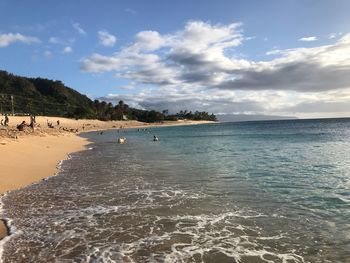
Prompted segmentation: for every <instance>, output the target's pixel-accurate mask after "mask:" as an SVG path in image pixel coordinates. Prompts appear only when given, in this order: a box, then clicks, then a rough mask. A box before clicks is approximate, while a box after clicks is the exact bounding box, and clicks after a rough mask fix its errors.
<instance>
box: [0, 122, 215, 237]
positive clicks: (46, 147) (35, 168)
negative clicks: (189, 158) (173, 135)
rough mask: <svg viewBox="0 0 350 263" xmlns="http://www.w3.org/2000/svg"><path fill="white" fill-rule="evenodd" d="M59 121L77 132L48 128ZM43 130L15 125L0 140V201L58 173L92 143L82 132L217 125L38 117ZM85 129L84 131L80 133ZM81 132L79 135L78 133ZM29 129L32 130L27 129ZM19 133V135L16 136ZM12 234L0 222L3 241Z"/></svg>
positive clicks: (4, 222) (0, 234)
mask: <svg viewBox="0 0 350 263" xmlns="http://www.w3.org/2000/svg"><path fill="white" fill-rule="evenodd" d="M25 118H28V117H10V119H12V121H14V122H17V123H18V122H20V121H21V120H22V119H25ZM48 119H50V120H57V119H59V120H60V122H61V123H62V126H63V125H65V126H66V127H68V128H69V129H74V130H75V132H66V131H64V132H63V131H62V130H61V129H60V128H58V127H57V128H55V129H49V128H42V127H45V125H46V122H47V120H48ZM37 122H38V123H39V125H40V126H41V127H40V128H38V129H36V130H35V131H34V132H33V131H31V130H28V131H26V132H16V130H14V129H13V127H14V126H13V125H12V126H10V127H9V128H10V129H12V134H14V135H12V134H11V136H2V137H0V155H1V156H2V164H1V170H2V173H1V175H0V182H1V184H0V199H1V197H2V196H3V195H4V194H5V193H6V192H9V191H12V190H16V189H20V188H23V187H26V186H28V185H31V184H33V183H36V182H39V181H41V180H43V179H45V178H48V177H50V176H54V175H55V174H57V172H59V167H58V164H59V163H60V162H61V161H63V160H66V159H67V158H68V156H69V154H70V153H74V152H78V151H82V150H85V149H86V146H87V145H88V144H89V143H90V142H89V141H88V139H86V138H83V137H81V136H79V133H80V132H90V131H99V130H110V129H120V128H123V129H130V128H146V127H166V126H183V125H196V124H208V123H215V122H210V121H178V122H164V123H151V124H150V123H142V122H137V121H115V122H102V121H97V120H71V119H66V118H55V117H45V116H41V117H38V121H37ZM83 125H84V129H81V128H82V127H83ZM79 128H80V130H79V131H78V132H76V130H77V129H79ZM28 129H29V128H28ZM14 132H16V133H14ZM9 234H11V233H10V231H9V228H8V226H7V224H6V220H3V219H1V218H0V240H1V239H3V238H5V237H6V236H8V235H9Z"/></svg>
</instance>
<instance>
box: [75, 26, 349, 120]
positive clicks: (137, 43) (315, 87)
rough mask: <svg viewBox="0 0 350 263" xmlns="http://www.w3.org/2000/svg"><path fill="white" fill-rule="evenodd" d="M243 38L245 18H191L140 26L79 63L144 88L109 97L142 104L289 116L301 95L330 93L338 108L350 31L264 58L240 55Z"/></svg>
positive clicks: (344, 85) (327, 100) (327, 95)
mask: <svg viewBox="0 0 350 263" xmlns="http://www.w3.org/2000/svg"><path fill="white" fill-rule="evenodd" d="M245 39H246V38H245V37H244V36H243V33H242V29H241V24H239V23H233V24H228V25H221V24H217V25H212V24H210V23H205V22H202V21H189V22H187V23H186V24H185V27H184V28H183V29H182V30H179V31H177V32H174V33H171V34H160V33H159V32H156V31H141V32H139V33H137V34H136V36H135V40H134V42H133V43H131V44H130V45H128V46H125V47H122V48H121V49H120V50H119V51H118V52H116V53H113V54H111V55H110V56H107V55H101V54H92V55H90V56H88V57H86V58H84V59H82V60H81V69H82V70H83V71H86V72H107V71H112V72H114V75H115V77H117V78H125V79H128V80H130V81H132V82H133V86H135V87H136V86H138V87H144V89H143V90H142V91H141V92H139V93H132V94H129V95H123V96H120V95H115V96H114V97H113V96H112V97H113V98H112V97H111V96H110V98H109V99H116V100H117V99H125V101H131V102H132V103H133V104H134V105H138V106H139V107H141V108H156V109H158V110H161V109H162V108H163V107H167V108H169V109H173V110H174V111H176V109H178V108H179V107H182V108H183V109H184V108H187V109H192V110H193V109H198V110H206V111H213V112H215V113H218V112H221V113H222V112H226V113H239V112H255V113H259V114H284V115H285V114H286V112H284V111H283V109H292V108H293V107H296V105H298V104H300V105H302V106H301V108H303V107H304V106H305V105H307V102H310V101H311V99H310V98H305V96H302V95H305V94H325V97H324V98H323V100H322V103H327V105H330V106H329V107H328V108H327V109H328V111H330V110H331V109H332V107H333V108H334V109H335V112H336V108H335V104H334V103H333V102H332V98H336V95H335V94H339V93H340V92H341V91H342V90H346V89H348V88H350V34H348V35H344V36H343V37H342V38H340V39H339V40H338V41H336V42H335V43H333V44H331V45H323V46H317V47H312V48H295V49H287V50H276V49H275V50H273V51H271V52H269V54H273V55H274V57H273V58H272V59H270V60H265V61H254V60H248V59H241V58H240V55H239V54H240V53H239V52H238V51H236V48H237V47H238V46H240V45H242V44H243V43H244V41H245ZM228 51H229V52H228ZM136 90H139V89H133V90H131V91H130V92H135V91H136ZM332 92H334V93H332ZM314 96H316V95H314ZM331 102H332V103H333V104H332V103H331ZM347 102H349V103H350V98H349V99H348V100H347ZM315 103H316V104H317V103H321V102H320V101H316V102H315ZM167 105H168V106H167ZM303 105H304V106H303ZM305 107H306V106H305ZM339 107H340V106H339ZM339 107H338V108H337V109H338V110H339V109H340V108H339ZM341 109H343V108H341ZM349 112H350V110H349Z"/></svg>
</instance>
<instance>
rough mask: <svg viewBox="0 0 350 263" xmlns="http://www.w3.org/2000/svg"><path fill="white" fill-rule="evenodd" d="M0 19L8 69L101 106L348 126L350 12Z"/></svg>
mask: <svg viewBox="0 0 350 263" xmlns="http://www.w3.org/2000/svg"><path fill="white" fill-rule="evenodd" d="M0 9H1V11H2V12H1V13H2V16H1V17H0V63H1V64H0V65H1V69H3V70H6V71H9V72H11V73H14V74H18V75H23V76H31V77H39V76H40V77H46V78H50V79H59V80H62V81H63V82H64V83H65V84H66V85H67V86H70V87H72V88H74V89H76V90H78V91H79V92H82V93H84V94H87V95H88V96H89V97H91V98H104V99H106V100H109V101H118V100H119V99H123V100H125V101H126V102H127V103H129V104H131V105H133V106H136V107H140V108H147V109H150V108H154V109H158V110H161V109H164V108H165V107H166V108H169V109H170V110H171V111H176V110H178V109H180V108H183V107H188V109H190V110H196V109H198V110H208V111H212V112H214V113H217V114H220V113H235V114H238V113H244V114H282V115H293V116H298V117H323V116H324V117H336V116H350V114H349V113H350V109H349V105H350V91H349V87H350V80H349V77H347V76H346V75H349V73H350V71H349V66H350V58H349V55H347V54H348V53H349V52H347V51H349V42H350V40H349V38H350V37H349V36H348V35H347V34H348V33H349V32H350V28H349V27H350V16H349V14H348V13H349V12H348V11H349V10H350V1H346V0H333V1H331V0H329V1H325V0H303V1H297V0H294V1H292V0H290V1H277V0H276V1H272V0H270V1H269V0H267V1H258V0H256V1H228V0H225V1H223V0H218V1H164V0H163V1H141V0H139V1H92V0H87V1H65V0H62V1H34V0H27V1H15V0H0ZM339 54H342V57H341V58H340V57H339ZM319 76H321V77H319ZM322 76H323V79H322Z"/></svg>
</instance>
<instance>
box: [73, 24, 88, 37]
mask: <svg viewBox="0 0 350 263" xmlns="http://www.w3.org/2000/svg"><path fill="white" fill-rule="evenodd" d="M73 28H74V29H75V30H76V31H77V32H78V33H79V34H80V35H86V32H85V30H84V29H83V28H82V27H81V26H80V24H79V23H73Z"/></svg>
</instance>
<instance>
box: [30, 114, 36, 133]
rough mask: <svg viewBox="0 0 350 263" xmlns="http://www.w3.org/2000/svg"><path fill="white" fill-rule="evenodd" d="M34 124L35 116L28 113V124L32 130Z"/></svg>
mask: <svg viewBox="0 0 350 263" xmlns="http://www.w3.org/2000/svg"><path fill="white" fill-rule="evenodd" d="M34 124H35V117H34V116H33V115H30V124H29V126H30V127H31V128H32V129H33V131H34Z"/></svg>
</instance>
